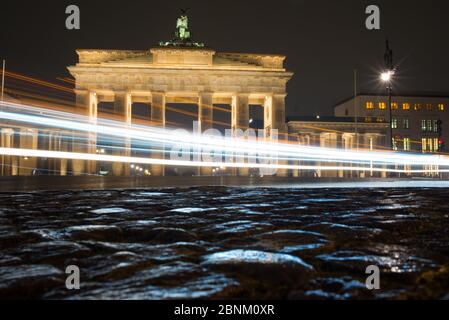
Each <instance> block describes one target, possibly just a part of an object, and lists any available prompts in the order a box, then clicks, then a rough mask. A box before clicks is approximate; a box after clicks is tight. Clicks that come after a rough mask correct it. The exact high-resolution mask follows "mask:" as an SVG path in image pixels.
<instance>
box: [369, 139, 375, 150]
mask: <svg viewBox="0 0 449 320" xmlns="http://www.w3.org/2000/svg"><path fill="white" fill-rule="evenodd" d="M369 149H370V150H373V149H374V139H373V138H372V137H370V138H369Z"/></svg>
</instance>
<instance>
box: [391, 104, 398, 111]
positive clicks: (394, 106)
mask: <svg viewBox="0 0 449 320" xmlns="http://www.w3.org/2000/svg"><path fill="white" fill-rule="evenodd" d="M391 110H398V103H397V102H392V103H391Z"/></svg>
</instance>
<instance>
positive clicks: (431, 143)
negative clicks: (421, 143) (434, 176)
mask: <svg viewBox="0 0 449 320" xmlns="http://www.w3.org/2000/svg"><path fill="white" fill-rule="evenodd" d="M427 147H428V149H429V151H430V152H433V151H434V150H435V149H434V148H433V139H431V138H428V139H427Z"/></svg>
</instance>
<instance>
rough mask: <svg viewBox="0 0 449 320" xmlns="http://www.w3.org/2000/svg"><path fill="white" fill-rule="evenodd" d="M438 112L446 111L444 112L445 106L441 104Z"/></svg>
mask: <svg viewBox="0 0 449 320" xmlns="http://www.w3.org/2000/svg"><path fill="white" fill-rule="evenodd" d="M438 110H439V111H444V110H445V107H444V104H442V103H440V104H439V105H438Z"/></svg>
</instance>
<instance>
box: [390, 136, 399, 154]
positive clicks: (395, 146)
mask: <svg viewBox="0 0 449 320" xmlns="http://www.w3.org/2000/svg"><path fill="white" fill-rule="evenodd" d="M391 142H392V145H393V150H394V151H398V143H397V142H398V140H396V139H395V138H393V139H391Z"/></svg>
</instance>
